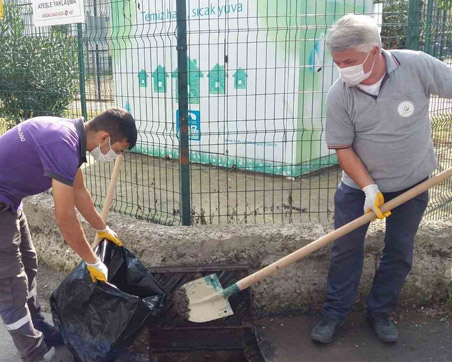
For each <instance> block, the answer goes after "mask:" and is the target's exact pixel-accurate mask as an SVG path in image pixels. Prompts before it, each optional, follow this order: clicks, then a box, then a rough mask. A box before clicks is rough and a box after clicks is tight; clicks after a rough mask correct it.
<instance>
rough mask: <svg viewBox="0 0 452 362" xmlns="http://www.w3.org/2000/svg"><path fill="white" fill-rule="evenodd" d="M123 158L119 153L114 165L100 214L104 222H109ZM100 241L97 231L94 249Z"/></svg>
mask: <svg viewBox="0 0 452 362" xmlns="http://www.w3.org/2000/svg"><path fill="white" fill-rule="evenodd" d="M123 158H124V156H123V155H119V156H118V157H116V160H115V166H114V167H113V172H112V173H111V179H110V184H109V185H108V191H107V197H106V198H105V201H104V206H103V208H102V212H101V213H100V216H101V217H102V220H104V222H107V216H108V212H109V211H110V207H111V204H112V203H113V196H114V194H115V186H116V180H117V179H118V176H119V170H120V168H121V164H122V160H123ZM99 243H100V238H99V236H98V235H97V233H96V236H95V237H94V241H93V243H92V244H91V246H92V248H93V249H94V248H95V247H96V246H97V245H99Z"/></svg>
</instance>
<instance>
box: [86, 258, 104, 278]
mask: <svg viewBox="0 0 452 362" xmlns="http://www.w3.org/2000/svg"><path fill="white" fill-rule="evenodd" d="M85 263H86V261H85ZM86 266H87V267H88V271H89V273H90V274H91V279H92V280H93V283H95V282H96V281H101V282H106V281H107V280H108V269H107V266H106V265H105V264H104V263H103V262H102V261H101V260H100V259H99V258H97V261H96V262H95V263H94V264H89V263H86Z"/></svg>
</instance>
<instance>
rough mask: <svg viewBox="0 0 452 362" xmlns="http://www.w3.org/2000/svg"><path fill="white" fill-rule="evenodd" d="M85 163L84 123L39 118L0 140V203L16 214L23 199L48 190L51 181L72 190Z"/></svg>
mask: <svg viewBox="0 0 452 362" xmlns="http://www.w3.org/2000/svg"><path fill="white" fill-rule="evenodd" d="M83 162H86V135H85V130H84V126H83V119H64V118H57V117H37V118H31V119H29V120H27V121H25V122H22V123H20V124H18V125H17V126H15V127H14V128H12V129H10V130H9V131H8V132H6V133H5V134H4V135H3V136H1V137H0V201H2V202H4V203H6V204H8V205H10V206H11V208H12V211H14V212H15V211H17V209H18V208H19V207H20V204H21V202H22V199H23V198H24V197H26V196H30V195H36V194H39V193H41V192H43V191H46V190H48V189H49V188H50V187H51V186H52V179H55V180H58V181H60V182H62V183H64V184H66V185H69V186H72V185H73V183H74V179H75V173H76V172H77V170H78V168H79V167H80V166H81V164H82V163H83Z"/></svg>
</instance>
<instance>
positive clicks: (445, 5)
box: [437, 0, 452, 10]
mask: <svg viewBox="0 0 452 362" xmlns="http://www.w3.org/2000/svg"><path fill="white" fill-rule="evenodd" d="M437 3H438V7H439V8H440V9H443V10H450V9H452V0H437Z"/></svg>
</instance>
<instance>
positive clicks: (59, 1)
mask: <svg viewBox="0 0 452 362" xmlns="http://www.w3.org/2000/svg"><path fill="white" fill-rule="evenodd" d="M84 22H85V12H84V10H83V0H33V24H34V25H35V26H49V25H63V24H73V23H84Z"/></svg>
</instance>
